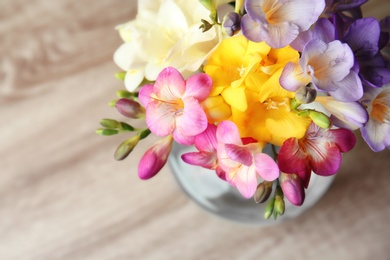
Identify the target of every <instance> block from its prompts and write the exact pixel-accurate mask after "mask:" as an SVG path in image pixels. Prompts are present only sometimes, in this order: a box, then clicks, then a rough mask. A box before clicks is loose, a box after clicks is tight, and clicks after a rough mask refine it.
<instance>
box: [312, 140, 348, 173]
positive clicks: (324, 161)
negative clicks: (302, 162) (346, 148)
mask: <svg viewBox="0 0 390 260" xmlns="http://www.w3.org/2000/svg"><path fill="white" fill-rule="evenodd" d="M306 149H307V154H310V165H311V167H312V169H313V172H315V173H316V174H318V175H321V176H329V175H333V174H335V173H336V172H337V171H338V170H339V168H340V165H341V153H340V150H339V148H338V146H337V145H336V144H334V143H331V142H328V141H327V140H320V141H317V142H315V144H312V145H306Z"/></svg>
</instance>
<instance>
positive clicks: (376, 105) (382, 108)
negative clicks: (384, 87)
mask: <svg viewBox="0 0 390 260" xmlns="http://www.w3.org/2000/svg"><path fill="white" fill-rule="evenodd" d="M389 100H390V91H386V92H385V91H383V92H381V93H380V94H379V95H378V96H377V97H376V98H375V99H374V101H373V102H372V111H371V117H372V118H374V119H375V120H377V121H379V122H380V123H387V124H389V123H390V107H389Z"/></svg>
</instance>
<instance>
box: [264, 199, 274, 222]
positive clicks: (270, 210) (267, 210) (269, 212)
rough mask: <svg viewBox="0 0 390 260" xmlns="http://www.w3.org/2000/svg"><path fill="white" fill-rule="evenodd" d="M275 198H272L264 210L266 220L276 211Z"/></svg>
mask: <svg viewBox="0 0 390 260" xmlns="http://www.w3.org/2000/svg"><path fill="white" fill-rule="evenodd" d="M274 204H275V198H271V199H270V201H269V202H268V204H267V206H266V207H265V210H264V218H265V219H269V218H270V217H271V215H272V213H273V211H274Z"/></svg>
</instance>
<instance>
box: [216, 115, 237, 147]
mask: <svg viewBox="0 0 390 260" xmlns="http://www.w3.org/2000/svg"><path fill="white" fill-rule="evenodd" d="M217 140H218V142H219V143H224V144H237V145H242V141H241V137H240V133H239V131H238V128H237V126H236V125H235V124H234V123H233V122H232V121H228V120H225V121H222V122H221V123H219V125H218V127H217Z"/></svg>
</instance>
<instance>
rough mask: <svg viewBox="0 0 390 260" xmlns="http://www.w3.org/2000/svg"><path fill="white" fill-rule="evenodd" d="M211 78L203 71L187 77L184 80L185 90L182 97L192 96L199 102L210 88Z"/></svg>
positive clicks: (205, 96) (207, 94)
mask: <svg viewBox="0 0 390 260" xmlns="http://www.w3.org/2000/svg"><path fill="white" fill-rule="evenodd" d="M212 84H213V83H212V80H211V78H210V76H209V75H207V74H205V73H198V74H195V75H193V76H191V77H189V78H188V79H187V81H186V91H185V94H184V97H194V98H196V99H197V100H198V101H199V102H202V101H203V100H205V99H206V98H207V97H208V96H209V94H210V92H211V88H212Z"/></svg>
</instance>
